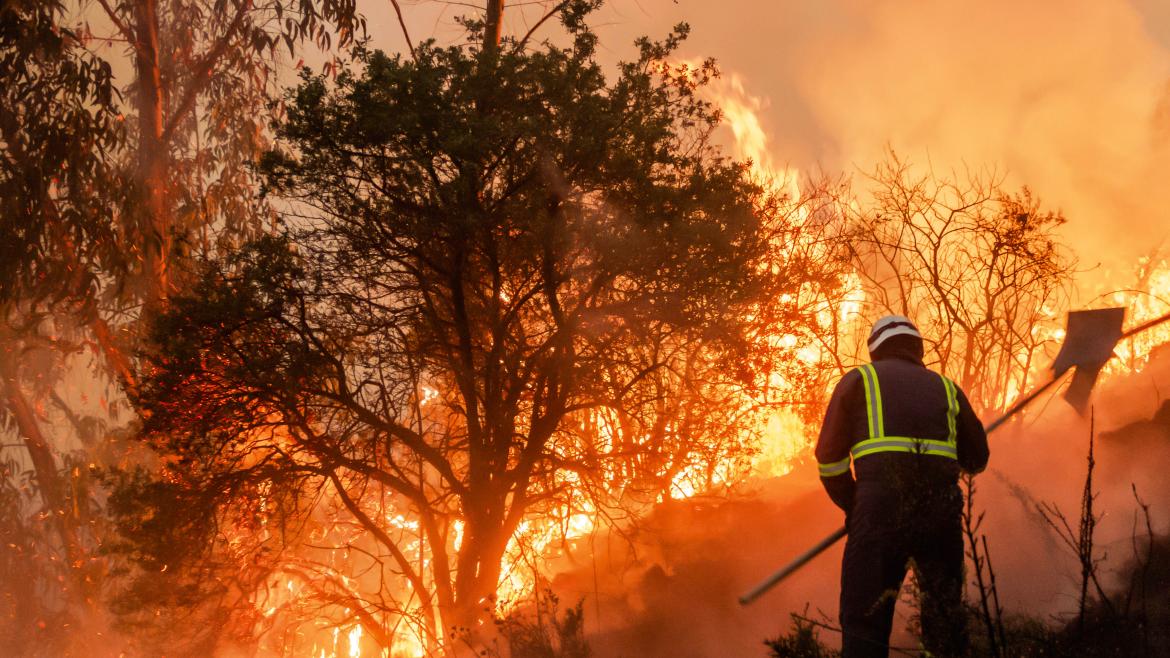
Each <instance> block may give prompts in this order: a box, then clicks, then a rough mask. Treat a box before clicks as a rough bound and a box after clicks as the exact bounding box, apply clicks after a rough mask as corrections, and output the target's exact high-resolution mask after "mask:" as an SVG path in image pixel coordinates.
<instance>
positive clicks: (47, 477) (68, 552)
mask: <svg viewBox="0 0 1170 658" xmlns="http://www.w3.org/2000/svg"><path fill="white" fill-rule="evenodd" d="M13 356H14V355H13V354H12V353H11V352H9V353H8V354H7V355H5V357H6V358H5V359H4V361H3V366H2V367H3V370H2V371H0V377H3V380H4V382H3V391H4V402H5V404H6V405H7V407H8V410H9V411H10V412H11V413H12V417H13V419H14V420H15V421H16V427H17V430H18V431H19V432H20V437H21V439H22V440H23V441H24V445H25V448H26V449H27V450H28V454H29V458H30V459H31V460H32V464H33V471H34V472H35V473H36V477H37V489H38V490H39V492H40V494H41V501H42V502H43V503H44V506H45V513H47V514H49V515H50V517H51V518H52V519H53V527H54V528H55V529H56V531H57V534H58V536H59V537H60V538H61V546H62V548H63V549H64V551H65V560H66V565H65V569H66V575H67V578H66V581H65V582H66V583H67V585H66V596H67V597H68V598H71V599H72V600H74V601H77V602H79V603H81V604H82V605H83V606H88V605H89V603H90V601H89V591H88V590H89V588H88V586H87V584H86V581H85V572H86V568H85V567H86V560H85V550H84V548H83V547H82V545H81V540H80V539H79V537H78V531H77V524H76V518H75V517H74V515H73V514H72V511H71V509H70V505H69V500H68V496H67V495H66V485H65V482H64V481H63V480H62V478H61V474H60V473H59V472H58V470H57V460H56V458H54V457H53V451H52V449H51V448H50V447H49V442H48V441H47V440H46V438H45V435H44V433H43V432H42V431H41V426H40V423H39V422H38V421H37V417H36V414H35V413H34V412H33V408H32V405H30V404H29V402H28V399H27V398H26V397H25V395H24V391H23V390H22V388H21V385H20V380H19V373H18V368H17V366H16V364H15V363H14V358H13Z"/></svg>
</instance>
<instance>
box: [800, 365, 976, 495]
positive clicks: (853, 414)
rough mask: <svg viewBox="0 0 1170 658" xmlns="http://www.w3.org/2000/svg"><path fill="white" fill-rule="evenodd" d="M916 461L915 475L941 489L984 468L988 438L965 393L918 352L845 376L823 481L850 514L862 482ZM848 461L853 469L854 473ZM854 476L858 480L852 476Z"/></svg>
mask: <svg viewBox="0 0 1170 658" xmlns="http://www.w3.org/2000/svg"><path fill="white" fill-rule="evenodd" d="M908 453H910V454H911V455H925V458H916V459H914V461H915V462H919V464H918V466H917V467H916V472H917V473H918V474H919V475H920V476H923V475H924V476H926V477H927V479H929V480H934V481H936V482H938V483H940V484H945V483H948V482H949V483H954V482H955V481H956V480H957V479H958V475H959V471H960V469H961V470H964V471H967V472H970V473H978V472H980V471H982V470H983V469H984V467H986V465H987V459H988V454H989V453H988V448H987V434H986V433H985V432H984V430H983V424H982V423H980V422H979V418H978V417H977V416H976V415H975V412H974V411H973V410H972V409H971V404H970V402H968V401H967V397H966V396H965V395H963V392H962V391H961V390H959V387H958V386H956V385H955V384H954V383H953V382H951V381H950V380H949V379H947V378H945V377H943V376H941V375H939V374H937V373H935V372H933V371H931V370H929V369H927V368H926V367H925V366H924V365H923V364H922V362H921V360H919V359H918V358H917V356H916V355H913V354H909V353H905V352H894V353H892V354H889V355H886V356H884V357H879V358H878V359H877V360H875V362H874V363H872V364H866V365H865V366H862V367H860V368H856V369H854V370H851V371H850V372H849V373H847V374H846V375H845V376H844V377H842V378H841V381H840V382H839V383H838V384H837V388H836V389H835V390H834V391H833V395H832V398H831V399H830V400H829V408H828V410H827V412H826V414H825V422H824V425H822V427H821V435H820V439H819V440H818V441H817V447H816V458H817V464H818V466H819V469H820V474H821V482H822V483H823V484H824V485H825V489H826V490H827V491H828V493H829V497H830V498H832V500H833V502H834V503H836V504H837V506H838V507H840V508H841V509H842V510H844V511H845V512H846V513H847V514H848V513H849V512H850V511H852V510H853V507H854V497H855V495H856V492H857V486H858V483H859V482H861V483H865V482H869V483H871V485H873V484H877V483H879V482H881V481H883V480H885V479H888V478H889V473H890V471H891V470H892V467H897V466H899V465H901V464H902V463H903V462H905V461H907V456H908V455H907V454H908ZM850 462H852V466H853V469H852V471H851V470H850ZM855 477H856V479H855Z"/></svg>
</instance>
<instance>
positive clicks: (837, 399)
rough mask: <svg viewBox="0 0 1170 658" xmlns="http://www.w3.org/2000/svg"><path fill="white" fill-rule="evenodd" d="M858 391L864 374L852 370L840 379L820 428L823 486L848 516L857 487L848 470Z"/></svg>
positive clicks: (818, 447)
mask: <svg viewBox="0 0 1170 658" xmlns="http://www.w3.org/2000/svg"><path fill="white" fill-rule="evenodd" d="M859 392H861V375H860V373H858V372H857V371H856V370H853V371H850V372H849V373H847V374H846V375H845V376H844V377H842V378H841V381H840V382H839V383H838V384H837V388H835V389H833V395H832V397H831V398H829V408H828V409H827V410H826V411H825V422H824V423H823V424H822V425H821V435H820V437H819V438H818V439H817V448H816V457H817V469H818V470H819V471H820V476H821V484H823V485H824V486H825V491H826V492H828V494H829V498H830V499H832V501H833V503H834V504H835V505H837V507H840V508H841V509H842V510H844V511H845V513H846V514H848V513H849V510H851V509H853V494H854V491H855V490H856V488H857V484H856V482H854V480H853V471H852V470H850V468H849V467H850V457H849V448H850V447H851V446H852V442H853V441H852V439H853V434H852V429H853V425H852V422H851V416H850V411H851V410H852V409H855V408H858V407H857V404H858V403H857V402H856V398H857V397H858V394H859ZM862 394H863V393H862ZM861 408H864V407H861Z"/></svg>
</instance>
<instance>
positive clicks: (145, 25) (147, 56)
mask: <svg viewBox="0 0 1170 658" xmlns="http://www.w3.org/2000/svg"><path fill="white" fill-rule="evenodd" d="M134 22H135V26H134V31H135V37H136V39H137V41H138V43H137V44H136V46H137V47H136V48H135V58H134V65H135V69H136V70H135V74H136V85H137V92H138V95H137V102H138V167H137V178H138V184H139V185H140V189H141V191H142V195H143V202H144V203H143V208H142V209H141V211H142V215H141V216H140V217H141V219H140V220H139V221H140V224H139V229H140V235H141V239H142V267H143V272H142V275H143V278H144V280H145V284H146V290H145V297H146V302H147V305H152V304H155V303H157V302H159V301H162V300H164V299H166V297H167V292H168V286H169V281H168V279H169V272H168V270H167V261H168V257H169V255H170V251H171V231H170V219H169V214H170V208H169V205H168V202H167V201H168V199H167V196H168V194H167V192H168V189H167V185H168V183H167V169H168V164H169V158H168V149H167V145H166V143H165V141H164V139H163V135H164V132H165V124H164V112H165V108H166V95H165V91H164V89H163V84H162V67H161V65H160V59H159V42H158V3H157V0H137V3H136V4H135V7H134Z"/></svg>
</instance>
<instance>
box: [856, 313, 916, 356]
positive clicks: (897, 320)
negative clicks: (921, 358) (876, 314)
mask: <svg viewBox="0 0 1170 658" xmlns="http://www.w3.org/2000/svg"><path fill="white" fill-rule="evenodd" d="M890 336H914V337H915V338H917V339H918V340H922V334H920V333H918V327H915V326H914V323H913V322H911V321H910V319H909V318H907V317H906V316H904V315H887V316H886V317H884V318H882V319H880V320H878V321H877V322H875V323H873V329H871V330H870V332H869V340H867V341H866V345H867V346H868V347H869V353H870V354H873V351H874V350H876V349H877V348H878V346H879V345H881V344H882V343H884V342H885V341H886V339H887V338H889V337H890Z"/></svg>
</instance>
